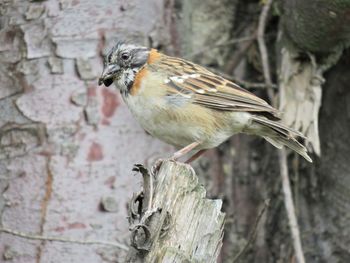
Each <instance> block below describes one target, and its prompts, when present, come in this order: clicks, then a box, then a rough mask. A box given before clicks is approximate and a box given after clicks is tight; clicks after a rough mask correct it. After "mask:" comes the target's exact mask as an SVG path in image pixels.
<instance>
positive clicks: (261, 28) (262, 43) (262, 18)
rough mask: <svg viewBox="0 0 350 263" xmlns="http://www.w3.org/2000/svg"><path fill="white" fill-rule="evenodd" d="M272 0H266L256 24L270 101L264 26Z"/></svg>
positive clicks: (270, 91) (271, 98) (271, 97)
mask: <svg viewBox="0 0 350 263" xmlns="http://www.w3.org/2000/svg"><path fill="white" fill-rule="evenodd" d="M272 2H273V0H267V2H266V4H265V5H264V7H263V9H262V11H261V14H260V17H259V24H258V33H257V39H258V45H259V50H260V56H261V63H262V68H263V74H264V79H265V83H266V86H267V92H268V95H269V97H270V100H271V102H273V101H274V100H273V90H272V88H271V87H272V81H271V73H270V65H269V56H268V51H267V48H266V44H265V39H264V36H265V28H266V21H267V15H268V13H269V10H270V8H271V5H272Z"/></svg>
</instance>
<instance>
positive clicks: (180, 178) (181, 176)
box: [128, 161, 225, 263]
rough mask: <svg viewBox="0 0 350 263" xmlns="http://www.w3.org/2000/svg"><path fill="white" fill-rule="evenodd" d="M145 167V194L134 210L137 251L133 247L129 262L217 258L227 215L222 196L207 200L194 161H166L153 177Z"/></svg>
mask: <svg viewBox="0 0 350 263" xmlns="http://www.w3.org/2000/svg"><path fill="white" fill-rule="evenodd" d="M141 169H142V168H141ZM142 172H143V176H144V185H143V194H142V195H141V196H142V199H140V198H136V199H137V200H138V204H139V206H138V208H137V209H134V208H131V209H130V210H131V212H130V214H131V216H130V218H131V222H132V224H131V226H130V228H131V229H132V232H133V235H132V237H133V238H132V244H133V246H134V248H136V249H137V251H135V250H134V249H132V250H131V253H130V254H129V258H130V259H129V261H128V262H149V263H152V262H178V263H181V262H217V257H218V255H219V253H220V248H221V246H222V237H223V224H224V218H225V216H224V214H223V213H222V212H221V211H220V210H221V205H222V201H221V200H209V199H206V191H205V189H204V188H203V186H200V185H199V183H198V177H197V176H196V174H195V173H194V170H193V169H192V167H190V166H189V165H185V164H179V163H175V162H170V161H167V162H165V163H163V164H162V167H161V169H160V171H159V172H158V173H157V174H156V176H155V180H154V182H152V181H150V180H149V179H150V177H149V174H148V173H147V171H142ZM133 200H135V199H133ZM133 204H134V202H132V204H131V207H133ZM140 206H141V207H140ZM133 211H142V212H141V213H136V214H135V212H133ZM146 232H147V234H146V235H145V233H146Z"/></svg>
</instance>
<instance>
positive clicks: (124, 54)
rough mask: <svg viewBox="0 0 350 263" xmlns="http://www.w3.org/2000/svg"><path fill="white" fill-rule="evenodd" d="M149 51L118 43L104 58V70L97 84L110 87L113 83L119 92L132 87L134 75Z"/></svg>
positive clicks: (141, 47)
mask: <svg viewBox="0 0 350 263" xmlns="http://www.w3.org/2000/svg"><path fill="white" fill-rule="evenodd" d="M149 52H150V49H148V48H146V47H143V46H137V45H133V44H126V43H122V42H119V43H118V44H117V45H115V46H114V47H113V48H112V49H111V50H110V51H109V52H108V53H107V55H106V56H105V58H104V69H103V72H102V74H101V77H100V78H99V81H98V84H99V85H101V84H102V83H103V84H104V85H105V86H107V87H108V86H110V85H111V84H112V83H113V82H115V83H116V86H117V88H119V89H120V90H121V91H123V90H125V91H126V90H127V89H129V88H130V86H132V83H133V81H134V78H135V75H136V74H137V72H138V71H139V70H140V68H141V67H142V66H143V65H145V64H146V62H147V59H148V56H149Z"/></svg>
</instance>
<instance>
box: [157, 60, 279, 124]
mask: <svg viewBox="0 0 350 263" xmlns="http://www.w3.org/2000/svg"><path fill="white" fill-rule="evenodd" d="M157 63H160V65H161V66H162V67H163V68H165V72H167V75H168V79H166V80H164V83H165V84H166V86H167V87H168V88H169V89H168V90H167V93H168V94H169V95H172V94H174V91H176V93H180V94H181V93H183V94H186V95H187V96H188V95H191V100H192V103H195V104H198V105H201V106H204V107H207V108H211V109H215V110H222V111H247V112H254V113H255V114H257V115H263V116H266V117H268V118H270V119H274V120H276V119H279V117H278V111H277V110H276V109H275V108H273V107H272V106H270V105H269V104H268V103H267V102H266V101H264V100H263V99H260V98H259V97H257V96H255V95H254V94H253V93H251V92H249V91H247V90H245V89H243V88H241V87H240V86H238V85H237V84H235V83H233V82H231V81H229V80H226V79H224V78H223V77H221V76H218V75H216V74H214V73H212V72H210V71H209V70H207V69H205V68H204V67H201V66H199V65H197V64H194V63H192V62H189V61H186V60H184V59H180V58H175V57H169V56H165V55H163V56H162V57H161V58H160V59H159V60H158V61H157ZM169 72H170V73H169Z"/></svg>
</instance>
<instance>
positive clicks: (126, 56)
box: [121, 53, 129, 60]
mask: <svg viewBox="0 0 350 263" xmlns="http://www.w3.org/2000/svg"><path fill="white" fill-rule="evenodd" d="M121 58H122V60H128V59H129V54H128V53H123V54H122V55H121Z"/></svg>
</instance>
